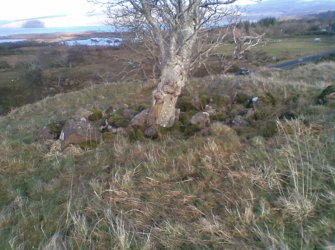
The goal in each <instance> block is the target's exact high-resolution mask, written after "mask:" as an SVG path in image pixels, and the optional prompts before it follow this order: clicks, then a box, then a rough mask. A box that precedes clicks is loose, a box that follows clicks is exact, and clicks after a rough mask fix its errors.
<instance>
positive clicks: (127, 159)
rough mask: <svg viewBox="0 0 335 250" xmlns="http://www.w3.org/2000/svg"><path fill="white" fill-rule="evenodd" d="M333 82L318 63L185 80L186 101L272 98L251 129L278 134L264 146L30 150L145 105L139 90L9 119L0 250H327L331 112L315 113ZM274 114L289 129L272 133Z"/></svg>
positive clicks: (334, 173) (4, 135) (5, 122)
mask: <svg viewBox="0 0 335 250" xmlns="http://www.w3.org/2000/svg"><path fill="white" fill-rule="evenodd" d="M334 70H335V64H334V63H321V64H318V65H307V66H305V67H301V68H298V69H295V70H293V71H283V72H278V71H276V72H271V71H263V72H261V73H259V74H252V75H250V76H246V77H235V76H233V75H227V76H216V77H212V78H210V77H208V78H198V79H191V83H192V88H188V89H187V90H188V91H189V92H190V93H191V94H192V93H199V94H200V95H209V96H210V95H214V94H221V95H226V96H228V97H231V98H233V96H234V95H235V94H236V93H239V92H243V93H246V94H248V95H258V96H262V95H264V93H271V94H272V95H273V97H274V98H275V99H276V105H275V106H271V108H269V107H267V108H266V109H260V110H258V111H259V112H260V111H262V112H264V114H266V116H265V117H263V118H262V119H264V121H255V123H257V124H261V125H262V124H263V122H264V123H265V122H266V121H268V120H271V121H275V122H276V124H277V131H278V132H277V133H276V134H275V135H272V136H270V137H267V138H264V137H262V136H260V135H259V134H256V135H253V136H250V137H249V136H244V135H243V133H242V134H241V135H238V134H237V132H236V131H235V130H234V129H232V128H230V127H228V126H226V125H223V124H221V123H215V125H213V128H212V134H210V135H208V136H199V135H195V136H191V137H188V138H184V137H181V136H175V135H174V134H172V133H171V134H169V133H168V134H166V135H165V136H164V137H163V138H160V139H157V140H149V139H143V140H140V141H132V140H130V139H129V138H127V137H123V136H115V137H114V139H113V140H112V141H109V142H102V143H101V144H99V145H98V147H97V148H96V149H93V150H82V149H78V148H76V147H74V146H73V147H70V148H69V150H65V151H63V152H60V151H59V150H57V149H52V147H53V146H56V143H55V142H46V141H43V140H40V139H39V137H38V132H39V131H40V130H41V129H42V128H43V127H44V126H46V125H47V124H49V123H50V122H52V121H60V120H66V119H68V118H70V117H73V116H74V114H75V113H76V112H77V111H78V110H79V109H80V108H86V109H90V110H92V109H97V110H106V109H107V108H108V107H109V106H111V105H116V104H118V103H128V104H136V105H139V104H143V105H149V103H150V96H151V90H152V86H151V85H149V84H144V83H141V82H120V83H108V84H101V85H93V86H91V87H89V88H85V89H83V90H80V91H76V92H71V93H65V94H59V95H56V96H54V97H48V98H46V99H44V100H42V101H40V102H37V103H34V104H29V105H26V106H23V107H21V108H17V109H15V110H13V111H12V112H11V113H10V114H8V115H7V116H5V117H1V118H0V155H1V158H0V186H1V189H0V249H13V248H14V249H16V248H18V249H36V248H41V249H59V248H60V247H59V246H60V245H62V244H64V245H66V246H67V247H68V248H69V249H164V248H167V249H250V248H253V249H322V248H326V247H327V246H328V247H330V248H331V247H334V244H335V242H334V237H335V235H334V232H335V217H334V214H335V192H334V190H335V169H334V155H335V154H334V152H333V151H334V141H335V137H334V135H335V133H334V132H335V131H334V123H333V121H334V118H335V114H334V109H333V106H332V105H333V104H332V103H328V104H327V105H324V106H319V105H315V101H316V100H315V98H316V96H317V95H318V94H320V92H321V91H322V89H324V88H325V87H326V86H328V85H330V84H332V83H334V81H335V76H334V73H333V72H334ZM192 89H193V90H192ZM193 91H195V92H193ZM225 109H226V112H227V113H229V112H231V113H233V112H235V111H234V110H230V109H229V107H228V106H225ZM284 109H289V110H290V111H292V112H294V113H296V114H297V115H298V119H297V120H293V121H285V120H281V121H279V120H278V119H277V116H278V114H280V113H281V112H282V111H283V110H284ZM258 122H259V123H258ZM242 132H243V131H242ZM257 133H258V132H257ZM50 143H51V144H52V145H50ZM50 147H51V148H50ZM57 244H58V245H57ZM59 244H60V245H59ZM52 247H53V248H52Z"/></svg>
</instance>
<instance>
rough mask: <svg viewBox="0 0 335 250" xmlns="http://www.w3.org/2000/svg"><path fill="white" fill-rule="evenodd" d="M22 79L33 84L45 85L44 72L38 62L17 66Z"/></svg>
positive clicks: (21, 63) (22, 63)
mask: <svg viewBox="0 0 335 250" xmlns="http://www.w3.org/2000/svg"><path fill="white" fill-rule="evenodd" d="M16 68H17V70H18V73H19V74H20V77H21V78H23V79H24V80H25V81H27V82H29V83H32V84H42V83H43V70H42V67H41V65H40V63H39V62H38V61H31V62H20V63H18V64H17V65H16Z"/></svg>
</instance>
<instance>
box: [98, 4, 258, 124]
mask: <svg viewBox="0 0 335 250" xmlns="http://www.w3.org/2000/svg"><path fill="white" fill-rule="evenodd" d="M98 1H99V0H98ZM99 2H100V3H102V2H101V1H99ZM235 2H236V0H109V1H107V2H105V3H103V4H105V5H106V7H107V9H108V13H109V17H110V21H111V23H112V25H113V26H114V27H115V26H118V27H121V28H122V29H124V30H127V31H129V33H132V34H136V37H135V39H133V40H132V41H133V42H139V43H141V44H142V45H144V46H146V47H150V49H149V51H151V52H152V55H153V56H154V55H157V54H158V58H157V60H156V62H157V65H158V66H159V69H160V80H159V83H158V86H157V88H156V89H155V90H154V91H153V99H152V107H151V109H150V112H149V116H148V123H147V125H148V128H152V127H154V128H155V127H156V126H157V125H159V126H162V127H171V126H173V124H174V122H175V117H176V116H175V114H176V102H177V100H178V96H179V95H180V93H181V90H182V88H183V87H184V86H185V84H187V82H188V77H189V72H190V71H191V70H192V69H194V68H195V67H197V66H198V65H199V64H201V62H202V61H203V58H206V57H208V56H209V55H210V53H211V52H213V51H215V49H216V48H217V47H218V46H219V45H220V44H221V43H222V41H223V39H224V38H225V37H226V35H227V34H228V33H229V32H233V31H236V30H235V24H236V23H237V15H238V9H237V7H236V5H235V4H234V3H235ZM235 33H236V32H235ZM236 37H237V36H236V35H235V34H234V41H235V44H236V45H237V47H236V50H235V54H236V55H238V56H239V55H241V52H243V50H244V49H245V47H243V46H242V44H241V39H237V38H236ZM256 40H257V39H256ZM248 42H250V46H251V45H253V44H254V42H255V40H254V38H251V37H250V38H249V40H248ZM250 46H249V47H250ZM156 52H158V53H156Z"/></svg>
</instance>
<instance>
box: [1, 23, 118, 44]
mask: <svg viewBox="0 0 335 250" xmlns="http://www.w3.org/2000/svg"><path fill="white" fill-rule="evenodd" d="M111 34H113V36H114V35H117V34H119V33H117V32H115V31H114V32H113V30H112V28H111V27H108V26H87V27H86V26H82V27H65V28H29V29H27V28H0V41H1V40H21V39H22V40H25V41H34V42H47V43H53V42H61V41H66V40H73V39H88V38H91V37H92V36H94V37H109V36H111Z"/></svg>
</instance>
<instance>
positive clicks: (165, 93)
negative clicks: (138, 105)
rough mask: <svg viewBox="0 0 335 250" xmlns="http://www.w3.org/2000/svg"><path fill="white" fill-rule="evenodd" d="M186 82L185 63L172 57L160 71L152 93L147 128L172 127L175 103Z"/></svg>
mask: <svg viewBox="0 0 335 250" xmlns="http://www.w3.org/2000/svg"><path fill="white" fill-rule="evenodd" d="M186 81H187V69H186V67H185V62H184V61H183V60H182V59H181V58H180V57H179V56H174V57H173V58H172V59H171V60H169V61H168V62H167V63H166V65H165V67H163V69H162V75H161V78H160V83H159V84H158V86H157V88H156V90H155V91H154V92H153V103H152V107H151V109H150V113H149V116H148V127H149V128H150V127H155V126H157V125H159V126H162V127H165V128H168V127H172V126H173V125H174V123H175V119H176V103H177V100H178V97H179V95H180V93H181V90H182V88H183V87H184V86H185V83H186Z"/></svg>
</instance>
